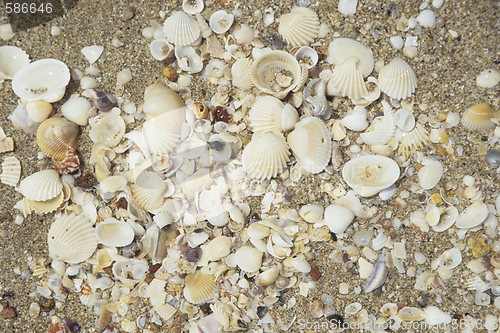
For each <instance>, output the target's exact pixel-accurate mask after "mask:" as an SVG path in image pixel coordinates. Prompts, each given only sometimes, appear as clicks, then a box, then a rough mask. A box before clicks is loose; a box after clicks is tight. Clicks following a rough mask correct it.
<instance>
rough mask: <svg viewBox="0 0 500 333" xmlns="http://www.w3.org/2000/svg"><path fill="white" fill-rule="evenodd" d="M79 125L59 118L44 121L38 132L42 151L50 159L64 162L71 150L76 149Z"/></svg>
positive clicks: (37, 139) (37, 136)
mask: <svg viewBox="0 0 500 333" xmlns="http://www.w3.org/2000/svg"><path fill="white" fill-rule="evenodd" d="M77 135H78V125H76V124H74V123H72V122H70V121H68V120H66V119H64V118H58V117H52V118H49V119H47V120H45V121H43V122H42V123H41V124H40V126H39V127H38V130H37V132H36V141H37V143H38V147H40V150H41V151H42V152H43V153H44V154H45V155H47V156H48V157H50V158H53V159H54V160H57V161H62V160H63V159H64V158H65V157H66V152H67V151H68V149H69V148H72V149H75V148H76V138H77Z"/></svg>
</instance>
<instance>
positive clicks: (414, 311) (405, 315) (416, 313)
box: [398, 306, 426, 321]
mask: <svg viewBox="0 0 500 333" xmlns="http://www.w3.org/2000/svg"><path fill="white" fill-rule="evenodd" d="M398 317H399V318H400V319H401V320H403V321H421V320H424V319H425V317H426V316H425V313H424V311H422V310H420V309H418V308H413V307H410V306H406V307H404V308H402V309H401V310H399V312H398Z"/></svg>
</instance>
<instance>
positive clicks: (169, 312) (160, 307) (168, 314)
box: [153, 303, 177, 321]
mask: <svg viewBox="0 0 500 333" xmlns="http://www.w3.org/2000/svg"><path fill="white" fill-rule="evenodd" d="M153 308H154V309H155V311H156V312H157V313H158V314H159V315H160V317H161V318H162V319H163V320H165V321H167V320H169V319H170V318H172V317H173V316H174V314H175V313H176V312H177V309H176V308H174V307H173V306H172V305H170V304H166V303H165V304H155V306H154V307H153Z"/></svg>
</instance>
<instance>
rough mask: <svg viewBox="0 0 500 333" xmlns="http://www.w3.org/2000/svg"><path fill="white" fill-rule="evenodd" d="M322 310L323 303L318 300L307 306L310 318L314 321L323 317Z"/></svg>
mask: <svg viewBox="0 0 500 333" xmlns="http://www.w3.org/2000/svg"><path fill="white" fill-rule="evenodd" d="M323 308H324V304H323V301H322V300H320V299H319V298H318V299H315V300H314V301H313V302H312V303H311V305H309V311H310V312H311V315H312V317H313V318H316V319H317V318H321V317H323Z"/></svg>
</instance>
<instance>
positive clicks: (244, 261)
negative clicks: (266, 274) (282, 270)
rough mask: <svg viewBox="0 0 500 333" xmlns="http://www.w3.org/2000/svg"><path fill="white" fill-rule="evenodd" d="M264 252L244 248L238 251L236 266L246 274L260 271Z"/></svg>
mask: <svg viewBox="0 0 500 333" xmlns="http://www.w3.org/2000/svg"><path fill="white" fill-rule="evenodd" d="M262 254H263V252H262V251H260V250H259V249H256V248H255V247H252V246H242V247H240V248H239V249H238V251H236V264H237V265H238V267H239V268H240V269H241V270H242V271H243V272H246V273H252V272H256V271H258V270H259V268H260V265H262Z"/></svg>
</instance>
